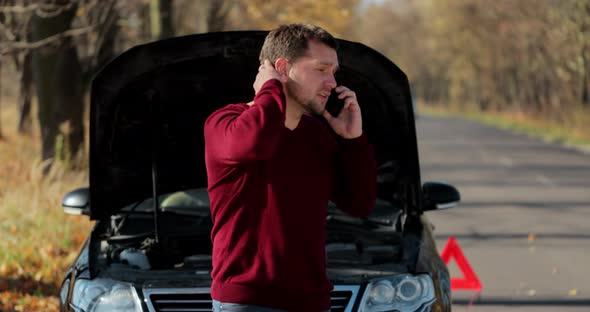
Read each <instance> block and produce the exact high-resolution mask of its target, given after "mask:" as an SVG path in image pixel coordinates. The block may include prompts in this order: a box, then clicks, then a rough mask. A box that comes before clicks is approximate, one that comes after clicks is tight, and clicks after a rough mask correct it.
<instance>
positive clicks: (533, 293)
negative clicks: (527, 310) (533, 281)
mask: <svg viewBox="0 0 590 312" xmlns="http://www.w3.org/2000/svg"><path fill="white" fill-rule="evenodd" d="M527 295H529V297H534V296H536V295H537V291H536V290H534V289H529V291H527Z"/></svg>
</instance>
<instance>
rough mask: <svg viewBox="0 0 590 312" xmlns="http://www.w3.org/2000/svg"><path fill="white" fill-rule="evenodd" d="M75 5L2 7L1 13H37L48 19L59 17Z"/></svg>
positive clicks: (55, 4) (46, 4)
mask: <svg viewBox="0 0 590 312" xmlns="http://www.w3.org/2000/svg"><path fill="white" fill-rule="evenodd" d="M73 4H74V3H73V1H70V2H68V3H65V4H57V3H36V4H29V5H10V6H0V12H3V13H16V14H27V13H33V12H35V13H36V14H37V15H39V16H40V17H44V18H47V17H54V16H57V15H59V14H61V13H62V12H63V11H67V10H69V9H70V8H71V7H72V5H73Z"/></svg>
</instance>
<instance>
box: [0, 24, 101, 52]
mask: <svg viewBox="0 0 590 312" xmlns="http://www.w3.org/2000/svg"><path fill="white" fill-rule="evenodd" d="M96 27H97V25H96V24H94V25H90V26H87V27H81V28H75V29H70V30H67V31H64V32H62V33H59V34H56V35H53V36H50V37H47V38H45V39H42V40H39V41H35V42H27V41H15V42H11V43H0V56H1V55H5V54H9V53H14V52H16V51H18V50H26V49H38V48H40V47H43V46H47V45H50V44H54V43H58V42H59V41H61V40H62V39H64V38H66V37H76V36H80V35H85V34H87V33H89V32H91V31H93V30H94V29H95V28H96Z"/></svg>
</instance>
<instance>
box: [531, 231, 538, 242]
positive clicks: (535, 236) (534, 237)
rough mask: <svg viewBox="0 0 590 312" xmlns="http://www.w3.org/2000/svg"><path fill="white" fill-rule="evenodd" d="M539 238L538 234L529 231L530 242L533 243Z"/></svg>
mask: <svg viewBox="0 0 590 312" xmlns="http://www.w3.org/2000/svg"><path fill="white" fill-rule="evenodd" d="M536 240H537V234H535V233H529V243H532V242H534V241H536Z"/></svg>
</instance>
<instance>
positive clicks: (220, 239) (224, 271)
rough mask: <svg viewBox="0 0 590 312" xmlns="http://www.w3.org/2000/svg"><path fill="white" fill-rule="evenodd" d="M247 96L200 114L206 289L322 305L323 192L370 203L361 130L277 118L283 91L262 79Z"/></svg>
mask: <svg viewBox="0 0 590 312" xmlns="http://www.w3.org/2000/svg"><path fill="white" fill-rule="evenodd" d="M254 103H255V104H254V105H253V106H251V107H250V106H248V105H246V104H232V105H228V106H226V107H224V108H222V109H220V110H217V111H216V112H214V113H213V114H212V115H211V116H210V117H209V118H208V119H207V122H206V123H205V161H206V165H207V174H208V184H209V185H208V190H209V197H210V200H211V214H212V218H213V230H212V232H211V239H212V241H213V271H212V273H211V276H212V278H213V284H212V286H211V296H212V297H213V298H214V299H216V300H219V301H222V302H234V303H247V304H254V305H259V306H264V307H270V308H278V309H284V310H288V311H307V312H313V311H324V310H327V309H328V308H329V307H330V291H331V290H332V284H331V283H330V281H329V280H328V278H327V276H326V254H325V225H326V209H327V204H328V200H332V201H334V203H336V205H337V206H338V207H339V208H340V209H342V210H344V211H346V212H348V213H349V214H351V215H353V216H366V215H368V214H369V213H370V212H371V210H372V209H373V206H374V204H375V196H376V195H375V194H376V168H375V160H374V157H373V151H372V148H371V146H370V145H369V144H368V143H367V141H366V139H365V137H364V136H361V137H360V138H357V139H351V140H346V139H339V140H338V139H337V138H336V137H335V135H333V133H332V132H331V131H330V129H329V128H328V126H327V125H326V124H324V123H322V122H321V121H320V120H319V119H318V118H317V117H314V116H311V115H304V116H303V117H302V118H301V121H300V123H299V125H298V126H297V128H295V129H294V130H289V129H288V128H286V127H285V105H286V104H285V95H284V94H283V88H282V85H281V83H280V82H279V81H278V80H270V81H268V82H266V83H265V84H264V85H263V86H262V88H261V90H260V91H259V92H258V94H257V95H256V97H255V98H254Z"/></svg>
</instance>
